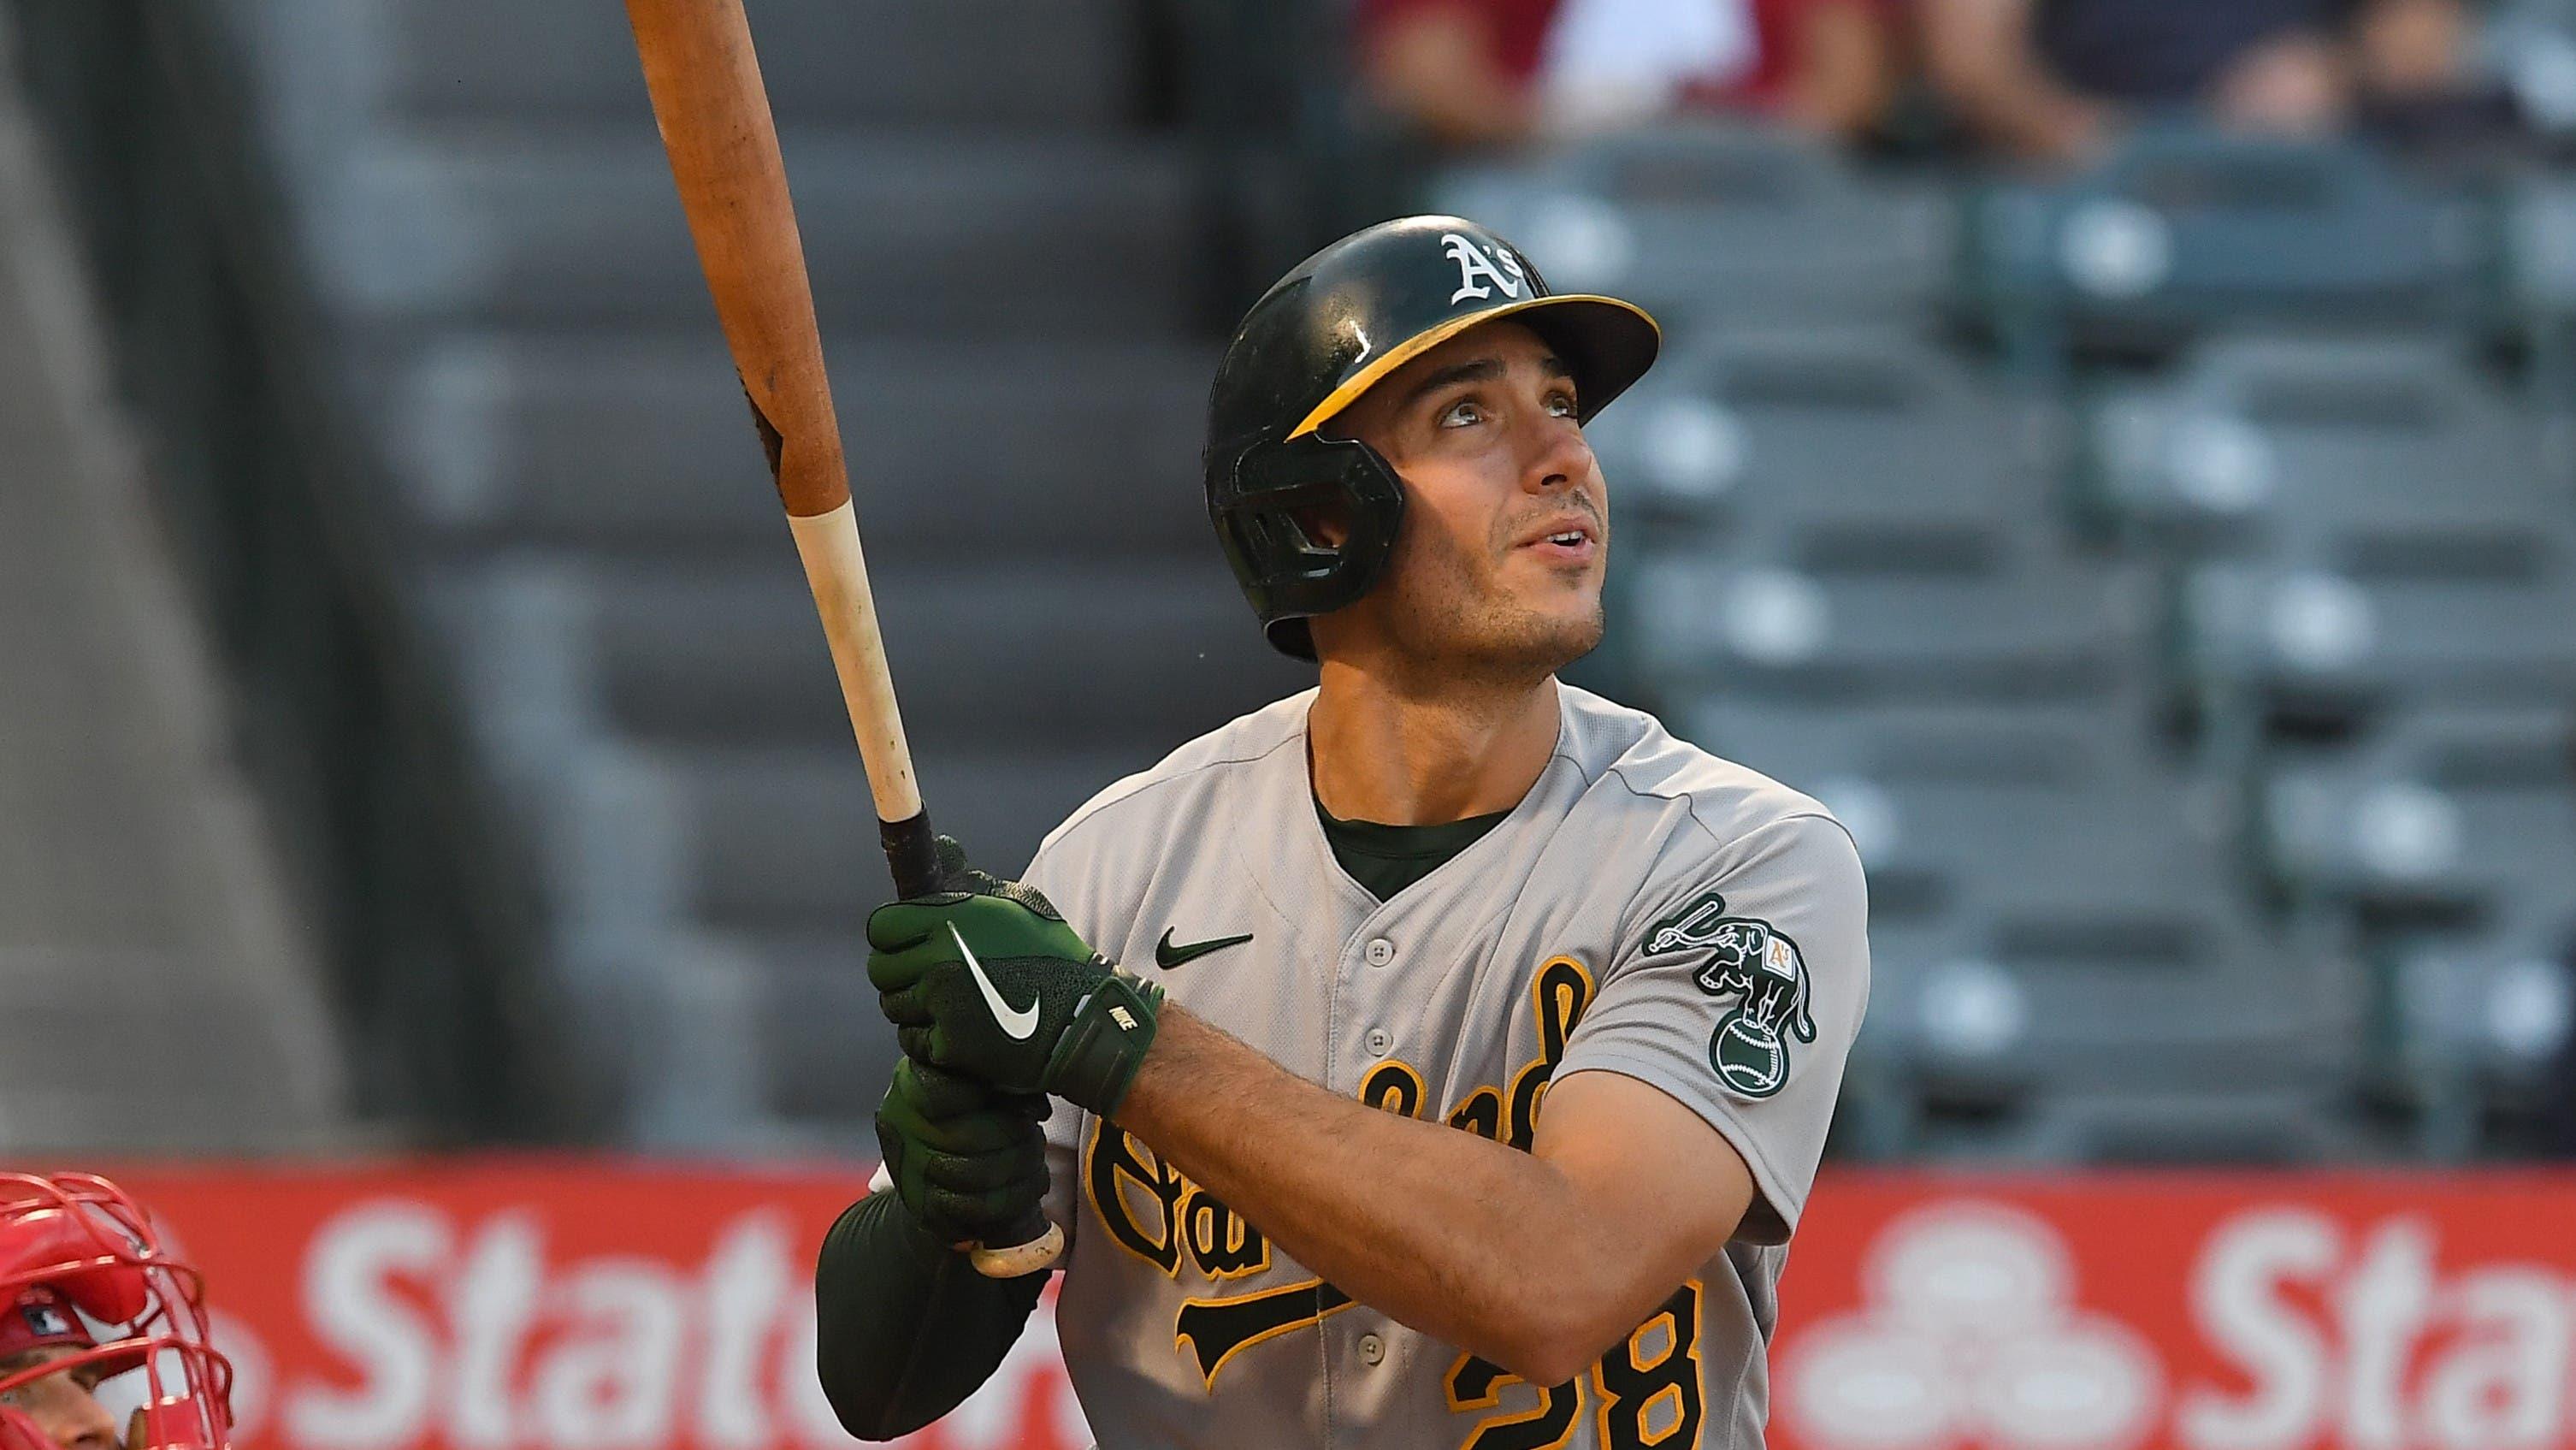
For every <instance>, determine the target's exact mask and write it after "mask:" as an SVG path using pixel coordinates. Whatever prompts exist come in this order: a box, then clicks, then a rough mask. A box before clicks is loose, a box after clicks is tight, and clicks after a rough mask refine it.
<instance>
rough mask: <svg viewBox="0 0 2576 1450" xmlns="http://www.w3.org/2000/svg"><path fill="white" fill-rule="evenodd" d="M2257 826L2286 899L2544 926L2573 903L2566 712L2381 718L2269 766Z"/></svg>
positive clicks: (2573, 748)
mask: <svg viewBox="0 0 2576 1450" xmlns="http://www.w3.org/2000/svg"><path fill="white" fill-rule="evenodd" d="M2570 698H2571V700H2576V696H2571V697H2570ZM2262 821H2263V834H2264V840H2265V842H2266V846H2267V849H2266V852H2265V855H2266V858H2267V860H2268V862H2269V865H2270V869H2271V870H2272V871H2273V872H2274V874H2275V875H2276V876H2277V877H2278V878H2279V879H2280V881H2281V883H2282V885H2283V886H2284V887H2285V889H2287V890H2288V891H2290V892H2291V893H2292V894H2294V895H2295V896H2298V897H2302V898H2309V899H2322V900H2324V901H2327V902H2331V903H2335V904H2341V905H2351V906H2359V907H2370V908H2375V909H2377V910H2378V911H2381V912H2383V913H2386V912H2401V911H2407V910H2410V909H2411V910H2416V911H2421V912H2429V913H2433V914H2437V915H2441V916H2445V917H2457V916H2459V915H2462V914H2467V913H2478V914H2482V915H2485V916H2488V917H2491V918H2499V919H2502V918H2513V919H2534V920H2537V919H2544V918H2545V917H2546V916H2547V915H2548V912H2549V907H2550V906H2551V904H2553V903H2556V904H2559V905H2562V906H2563V905H2565V904H2567V903H2568V902H2569V901H2570V898H2571V896H2576V709H2571V708H2570V707H2568V706H2558V707H2554V708H2552V707H2542V708H2536V709H2489V710H2479V709H2474V708H2464V707H2460V706H2453V705H2433V706H2429V707H2423V708H2419V709H2416V710H2413V711H2410V712H2407V713H2403V714H2399V715H2395V716H2392V717H2390V718H2386V719H2383V720H2380V721H2377V722H2375V723H2373V724H2372V725H2371V726H2370V727H2369V729H2368V730H2367V731H2366V733H2364V734H2363V735H2362V736H2361V738H2360V739H2359V740H2358V741H2356V742H2354V743H2351V744H2349V745H2345V746H2343V747H2341V748H2337V749H2334V750H2331V751H2314V752H2309V753H2308V758H2304V759H2302V758H2291V759H2286V760H2283V761H2281V762H2279V763H2276V764H2275V765H2274V766H2273V767H2272V768H2271V770H2270V771H2269V772H2268V775H2267V779H2266V782H2265V787H2264V793H2263V810H2262Z"/></svg>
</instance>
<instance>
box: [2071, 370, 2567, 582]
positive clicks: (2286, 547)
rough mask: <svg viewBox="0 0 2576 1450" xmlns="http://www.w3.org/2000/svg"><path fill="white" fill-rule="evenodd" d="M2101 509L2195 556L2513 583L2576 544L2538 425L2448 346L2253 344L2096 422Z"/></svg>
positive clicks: (2099, 413)
mask: <svg viewBox="0 0 2576 1450" xmlns="http://www.w3.org/2000/svg"><path fill="white" fill-rule="evenodd" d="M2092 434H2093V450H2092V451H2093V454H2094V457H2095V460H2096V464H2097V468H2098V472H2099V477H2100V480H2101V492H2102V499H2101V502H2102V504H2103V506H2104V507H2105V508H2106V509H2107V510H2108V511H2110V512H2111V513H2112V514H2113V515H2114V516H2115V517H2117V518H2119V519H2121V520H2124V521H2126V522H2127V523H2128V524H2129V525H2130V526H2131V528H2132V532H2133V534H2135V535H2136V536H2138V537H2140V538H2142V539H2144V540H2146V541H2148V542H2151V543H2154V544H2157V545H2160V546H2162V547H2164V548H2167V549H2171V550H2174V551H2176V552H2180V553H2186V554H2237V555H2255V556H2266V557H2273V558H2291V557H2295V558H2301V559H2304V560H2306V561H2307V562H2310V563H2313V564H2315V565H2318V566H2321V567H2353V565H2352V564H2351V563H2349V562H2347V561H2352V560H2361V559H2368V558H2372V557H2381V558H2413V559H2418V560H2426V559H2440V560H2444V561H2448V563H2449V565H2450V567H2452V568H2454V569H2457V570H2460V571H2463V572H2472V571H2475V570H2477V569H2478V568H2479V567H2480V565H2481V563H2482V562H2483V563H2484V565H2485V567H2486V568H2488V569H2502V570H2511V569H2513V568H2516V567H2519V566H2520V564H2521V561H2523V560H2524V559H2525V557H2526V556H2527V555H2528V554H2529V553H2530V552H2531V550H2532V549H2533V548H2534V547H2547V546H2548V543H2549V541H2550V540H2552V539H2553V538H2555V539H2556V540H2559V541H2561V543H2560V547H2563V541H2564V540H2565V539H2566V538H2567V537H2568V536H2569V535H2570V533H2571V532H2576V506H2571V500H2570V497H2569V495H2568V492H2567V489H2566V487H2565V485H2564V484H2563V483H2558V482H2554V481H2553V479H2552V475H2551V473H2550V472H2549V470H2548V469H2547V468H2546V466H2545V460H2544V455H2543V453H2542V448H2541V437H2540V428H2539V425H2538V420H2537V419H2535V418H2533V417H2531V416H2530V415H2529V414H2528V413H2526V412H2517V411H2515V410H2514V409H2513V408H2512V406H2511V405H2510V403H2509V402H2508V400H2507V399H2505V398H2504V397H2502V396H2501V395H2499V394H2497V393H2496V392H2494V391H2493V390H2491V389H2489V388H2487V387H2485V386H2483V385H2481V384H2480V383H2479V382H2478V380H2477V379H2476V378H2474V377H2473V376H2471V374H2470V373H2469V371H2468V370H2467V368H2466V367H2465V366H2464V365H2463V364H2462V363H2461V361H2460V359H2459V353H2458V349H2457V348H2456V347H2455V346H2453V345H2451V344H2449V343H2447V342H2444V341H2439V340H2432V339H2423V340H2396V339H2389V340H2376V341H2359V340H2354V339H2348V338H2344V339H2328V338H2319V337H2297V336H2290V337H2245V338H2235V339H2231V340H2228V341H2225V342H2221V343H2215V344H2212V345H2210V346H2208V347H2206V348H2204V349H2202V350H2201V351H2200V352H2199V353H2197V354H2196V355H2195V356H2194V357H2193V358H2192V359H2191V360H2190V361H2189V362H2188V363H2187V364H2186V365H2185V366H2184V367H2182V368H2181V369H2180V370H2179V371H2178V372H2177V373H2176V374H2175V375H2174V376H2173V378H2172V379H2171V380H2170V381H2169V382H2167V383H2163V384H2158V385H2148V386H2142V387H2137V388H2131V389H2125V390H2122V391H2120V392H2118V393H2115V394H2114V395H2112V396H2111V397H2109V398H2108V399H2106V400H2105V401H2104V402H2103V403H2101V404H2100V405H2099V406H2097V407H2096V408H2095V409H2094V410H2093V414H2092Z"/></svg>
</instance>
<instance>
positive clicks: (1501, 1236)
mask: <svg viewBox="0 0 2576 1450" xmlns="http://www.w3.org/2000/svg"><path fill="white" fill-rule="evenodd" d="M1117 1120H1118V1123H1119V1125H1120V1126H1121V1127H1123V1128H1125V1129H1127V1130H1128V1131H1129V1132H1131V1133H1134V1134H1135V1135H1136V1136H1137V1137H1139V1138H1141V1139H1143V1140H1144V1141H1145V1142H1146V1143H1147V1144H1149V1145H1151V1146H1152V1147H1153V1149H1154V1150H1155V1151H1156V1152H1157V1153H1159V1154H1161V1155H1162V1156H1163V1157H1164V1158H1165V1159H1166V1160H1167V1161H1169V1162H1171V1163H1173V1164H1174V1165H1175V1166H1177V1167H1179V1168H1180V1169H1181V1170H1182V1171H1183V1172H1185V1173H1187V1174H1189V1175H1190V1176H1191V1177H1192V1178H1193V1179H1195V1180H1196V1181H1197V1182H1198V1183H1199V1184H1200V1185H1201V1186H1203V1187H1205V1188H1206V1189H1207V1190H1208V1191H1209V1192H1210V1193H1213V1194H1214V1195H1216V1196H1217V1197H1218V1198H1219V1199H1222V1200H1223V1201H1224V1202H1225V1203H1226V1204H1227V1205H1228V1206H1230V1207H1232V1208H1233V1209H1234V1210H1235V1211H1236V1212H1238V1213H1241V1214H1242V1215H1243V1216H1244V1217H1245V1218H1246V1219H1247V1220H1249V1221H1250V1222H1251V1223H1252V1224H1253V1225H1254V1226H1255V1227H1257V1228H1259V1229H1260V1230H1261V1231H1262V1233H1263V1234H1265V1235H1266V1236H1268V1237H1269V1239H1270V1240H1271V1241H1272V1242H1273V1243H1274V1244H1276V1245H1277V1246H1278V1247H1279V1248H1280V1249H1281V1250H1283V1251H1284V1252H1286V1253H1288V1254H1289V1255H1291V1256H1293V1257H1294V1258H1295V1259H1296V1260H1297V1261H1298V1262H1299V1263H1301V1264H1304V1265H1305V1266H1306V1267H1308V1268H1310V1269H1313V1270H1314V1271H1315V1272H1316V1273H1318V1274H1321V1275H1322V1276H1323V1277H1324V1278H1325V1279H1326V1280H1327V1281H1329V1282H1330V1283H1331V1284H1332V1285H1333V1286H1334V1287H1336V1288H1338V1289H1340V1290H1342V1291H1343V1292H1344V1293H1346V1294H1349V1295H1350V1296H1351V1297H1352V1298H1353V1299H1355V1300H1358V1301H1359V1302H1361V1303H1364V1304H1366V1305H1368V1306H1370V1307H1371V1308H1373V1309H1376V1310H1378V1311H1380V1312H1382V1313H1385V1314H1387V1315H1389V1316H1391V1317H1393V1318H1394V1319H1396V1320H1397V1321H1399V1322H1401V1323H1404V1324H1407V1325H1410V1326H1411V1327H1413V1328H1415V1329H1419V1330H1421V1331H1422V1332H1424V1333H1426V1334H1429V1335H1432V1336H1434V1337H1436V1338H1439V1339H1443V1340H1446V1341H1448V1342H1449V1343H1452V1344H1455V1345H1457V1346H1459V1347H1460V1348H1462V1349H1466V1350H1470V1351H1472V1352H1474V1353H1476V1354H1479V1355H1482V1356H1483V1357H1485V1358H1486V1359H1489V1360H1492V1361H1493V1362H1494V1363H1496V1364H1499V1365H1501V1366H1502V1367H1504V1368H1505V1369H1507V1370H1510V1371H1511V1372H1512V1373H1514V1374H1517V1375H1520V1376H1521V1377H1522V1378H1523V1379H1526V1380H1528V1381H1530V1382H1531V1383H1533V1384H1557V1383H1561V1382H1563V1381H1564V1380H1565V1379H1567V1378H1569V1377H1570V1376H1572V1375H1573V1374H1574V1373H1576V1372H1578V1371H1579V1369H1580V1367H1581V1366H1583V1365H1585V1364H1589V1363H1590V1362H1592V1360H1594V1359H1596V1358H1598V1357H1599V1356H1600V1354H1601V1352H1602V1350H1603V1349H1604V1348H1605V1347H1606V1346H1607V1345H1608V1344H1609V1343H1610V1342H1611V1341H1612V1340H1613V1339H1615V1338H1616V1337H1617V1336H1618V1335H1619V1334H1621V1333H1623V1332H1625V1331H1626V1330H1627V1329H1628V1328H1630V1327H1632V1326H1633V1324H1634V1322H1635V1319H1636V1318H1637V1317H1638V1316H1640V1315H1642V1314H1643V1313H1644V1312H1645V1311H1644V1308H1643V1306H1644V1305H1648V1304H1651V1303H1652V1301H1653V1299H1654V1297H1655V1296H1656V1295H1657V1294H1660V1293H1665V1292H1669V1291H1670V1287H1671V1286H1670V1285H1668V1284H1667V1285H1661V1286H1655V1285H1647V1284H1642V1283H1636V1284H1632V1283H1630V1282H1628V1281H1629V1280H1630V1279H1632V1278H1635V1277H1636V1267H1637V1266H1636V1265H1635V1263H1634V1262H1633V1261H1632V1260H1630V1259H1629V1258H1628V1257H1627V1256H1623V1255H1620V1254H1618V1253H1616V1252H1615V1250H1614V1247H1613V1246H1612V1245H1610V1244H1608V1243H1606V1242H1604V1240H1603V1238H1602V1229H1603V1224H1604V1222H1606V1221H1607V1220H1606V1217H1605V1216H1604V1215H1601V1214H1597V1213H1594V1212H1591V1211H1590V1209H1589V1206H1588V1204H1587V1201H1586V1199H1585V1196H1584V1195H1583V1194H1582V1192H1581V1191H1580V1190H1579V1189H1578V1188H1577V1187H1576V1185H1575V1184H1573V1183H1572V1182H1571V1181H1569V1180H1568V1179H1567V1178H1566V1177H1565V1175H1564V1174H1563V1173H1561V1172H1559V1171H1558V1170H1557V1169H1556V1168H1554V1167H1553V1166H1551V1165H1549V1164H1548V1163H1546V1162H1544V1161H1542V1160H1540V1159H1537V1158H1534V1157H1532V1156H1531V1155H1529V1154H1527V1153H1522V1152H1518V1151H1516V1150H1514V1149H1511V1148H1508V1147H1506V1146H1504V1145H1502V1144H1499V1143H1495V1142H1492V1141H1490V1140H1488V1139H1485V1138H1481V1137H1478V1136H1477V1135H1475V1134H1473V1133H1463V1132H1459V1131H1458V1130H1456V1129H1453V1128H1448V1127H1443V1126H1439V1125H1436V1124H1432V1123H1426V1122H1422V1121H1419V1120H1417V1119H1413V1118H1405V1117H1398V1116H1396V1115H1395V1114H1392V1113H1387V1112H1382V1111H1379V1110H1377V1109H1374V1108H1371V1107H1368V1106H1366V1105H1364V1104H1362V1103H1360V1102H1358V1101H1356V1100H1353V1099H1349V1098H1343V1097H1339V1096H1336V1095H1335V1094H1332V1093H1330V1092H1327V1091H1325V1090H1324V1089H1322V1088H1320V1087H1317V1086H1315V1085H1314V1084H1312V1083H1310V1082H1307V1081H1305V1080H1304V1079H1302V1078H1299V1077H1297V1076H1295V1075H1294V1074H1292V1073H1290V1072H1288V1071H1287V1070H1286V1069H1284V1068H1281V1067H1280V1066H1279V1065H1278V1064H1276V1063H1274V1062H1272V1061H1270V1060H1269V1059H1268V1058H1266V1057H1264V1056H1262V1055H1261V1054H1260V1053H1258V1052H1256V1051H1254V1050H1253V1049H1251V1048H1249V1047H1247V1046H1245V1045H1244V1044H1242V1043H1240V1042H1237V1041H1235V1040H1234V1039H1233V1038H1231V1037H1228V1036H1226V1035H1225V1034H1224V1033H1222V1032H1220V1031H1218V1030H1216V1029H1215V1028H1213V1027H1210V1026H1208V1025H1207V1024H1205V1023H1203V1022H1200V1021H1199V1020H1197V1019H1196V1018H1193V1017H1190V1016H1189V1015H1187V1014H1186V1013H1184V1012H1182V1011H1180V1010H1179V1009H1177V1008H1169V1007H1167V1008H1166V1009H1165V1010H1164V1013H1163V1020H1162V1026H1161V1029H1160V1032H1159V1035H1158V1036H1157V1038H1156V1040H1155V1043H1154V1047H1153V1051H1152V1052H1151V1053H1149V1054H1148V1055H1147V1057H1146V1059H1145V1063H1144V1066H1143V1068H1142V1069H1141V1070H1140V1071H1139V1072H1138V1074H1137V1077H1136V1081H1135V1085H1134V1086H1133V1088H1131V1089H1130V1090H1129V1093H1128V1096H1127V1099H1126V1101H1125V1102H1124V1103H1123V1104H1121V1106H1120V1108H1119V1111H1118V1115H1117ZM1539 1265H1544V1266H1545V1271H1544V1272H1537V1271H1534V1270H1533V1268H1532V1266H1539Z"/></svg>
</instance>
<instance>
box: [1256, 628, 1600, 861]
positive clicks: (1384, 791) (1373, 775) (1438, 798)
mask: <svg viewBox="0 0 2576 1450" xmlns="http://www.w3.org/2000/svg"><path fill="white" fill-rule="evenodd" d="M1557 729H1558V716H1557V700H1556V679H1555V677H1554V676H1552V675H1551V676H1548V677H1546V678H1544V679H1541V680H1540V681H1539V682H1538V683H1537V684H1536V685H1527V684H1522V685H1514V686H1510V687H1507V688H1476V687H1465V686H1459V685H1456V684H1455V682H1453V684H1452V687H1451V688H1446V689H1442V690H1439V691H1436V692H1428V693H1407V692H1406V691H1404V690H1402V689H1400V688H1397V687H1393V686H1390V685H1389V684H1388V683H1387V682H1386V680H1385V679H1384V677H1383V676H1376V675H1371V674H1366V673H1363V672H1361V671H1359V670H1356V669H1351V668H1337V667H1335V665H1334V664H1333V663H1332V662H1330V661H1327V662H1326V663H1325V665H1324V667H1323V676H1322V688H1321V690H1320V691H1319V692H1318V693H1317V695H1316V696H1315V704H1314V706H1313V708H1312V709H1311V710H1309V711H1308V712H1307V716H1306V739H1307V768H1308V770H1309V772H1310V773H1311V777H1312V779H1313V781H1314V786H1315V798H1316V799H1317V800H1319V801H1321V802H1323V806H1324V809H1325V810H1327V811H1329V812H1331V813H1332V814H1333V816H1334V817H1335V818H1337V819H1340V820H1345V821H1375V822H1378V823H1379V824H1382V825H1389V826H1427V825H1437V824H1440V823H1441V822H1444V821H1458V820H1464V819H1466V818H1467V817H1469V816H1481V815H1490V814H1492V813H1493V812H1495V811H1507V810H1510V809H1511V808H1512V807H1514V806H1516V805H1518V804H1520V800H1521V797H1523V796H1525V795H1527V794H1529V789H1530V787H1531V786H1532V785H1534V784H1536V783H1537V781H1538V777H1539V772H1541V771H1542V770H1545V769H1546V768H1547V762H1548V757H1550V756H1551V755H1553V754H1554V753H1555V752H1556V737H1557Z"/></svg>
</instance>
